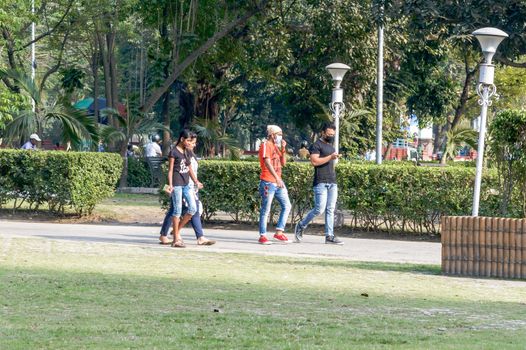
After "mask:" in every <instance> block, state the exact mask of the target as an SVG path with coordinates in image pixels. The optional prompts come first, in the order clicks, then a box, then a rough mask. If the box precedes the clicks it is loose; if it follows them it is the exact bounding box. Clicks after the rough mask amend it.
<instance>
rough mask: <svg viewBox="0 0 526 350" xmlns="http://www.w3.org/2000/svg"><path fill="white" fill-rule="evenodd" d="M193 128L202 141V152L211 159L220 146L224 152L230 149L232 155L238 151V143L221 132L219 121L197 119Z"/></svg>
mask: <svg viewBox="0 0 526 350" xmlns="http://www.w3.org/2000/svg"><path fill="white" fill-rule="evenodd" d="M193 127H194V129H195V130H196V132H197V135H198V136H199V138H200V139H201V140H203V147H204V152H205V154H207V155H208V156H209V157H213V156H214V155H215V153H216V149H217V148H218V147H219V146H221V145H222V146H223V147H224V148H223V149H224V150H226V149H230V150H231V151H233V152H234V153H236V152H238V151H239V144H238V142H237V141H236V140H234V139H233V138H232V137H230V136H229V135H228V134H227V133H225V132H224V131H223V128H222V127H221V124H220V123H219V121H216V120H212V119H207V118H197V119H195V122H194V125H193Z"/></svg>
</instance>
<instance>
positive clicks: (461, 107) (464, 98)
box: [450, 54, 478, 129]
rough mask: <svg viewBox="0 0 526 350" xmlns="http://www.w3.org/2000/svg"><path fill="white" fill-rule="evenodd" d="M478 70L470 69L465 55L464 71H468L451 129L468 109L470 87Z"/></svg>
mask: <svg viewBox="0 0 526 350" xmlns="http://www.w3.org/2000/svg"><path fill="white" fill-rule="evenodd" d="M477 70H478V69H477V68H476V67H475V69H473V70H470V68H469V61H468V58H467V54H466V55H465V56H464V71H465V73H466V76H465V78H464V86H463V87H462V93H461V94H460V100H459V102H458V105H457V107H456V108H455V116H454V117H453V121H452V122H451V124H450V129H454V128H455V127H456V126H457V125H458V123H460V121H461V120H462V117H463V116H464V112H465V111H466V104H467V102H468V100H469V89H470V87H471V83H472V82H473V79H474V77H475V73H476V72H477Z"/></svg>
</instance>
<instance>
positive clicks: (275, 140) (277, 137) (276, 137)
mask: <svg viewBox="0 0 526 350" xmlns="http://www.w3.org/2000/svg"><path fill="white" fill-rule="evenodd" d="M281 140H283V136H281V135H276V136H275V137H274V143H275V144H276V145H281Z"/></svg>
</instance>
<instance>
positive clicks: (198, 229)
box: [161, 197, 204, 238]
mask: <svg viewBox="0 0 526 350" xmlns="http://www.w3.org/2000/svg"><path fill="white" fill-rule="evenodd" d="M195 203H196V207H197V208H199V207H200V204H199V199H198V198H197V197H196V200H195ZM186 209H187V208H184V209H183V212H186ZM171 212H173V204H172V201H170V209H168V211H167V212H166V215H165V217H164V221H163V226H162V227H161V236H168V230H169V229H170V226H171V225H172V214H171ZM190 223H191V224H192V228H193V229H194V233H195V238H199V237H202V236H204V232H203V224H202V223H201V213H200V212H199V210H197V211H196V212H195V214H194V215H193V216H192V220H191V221H190Z"/></svg>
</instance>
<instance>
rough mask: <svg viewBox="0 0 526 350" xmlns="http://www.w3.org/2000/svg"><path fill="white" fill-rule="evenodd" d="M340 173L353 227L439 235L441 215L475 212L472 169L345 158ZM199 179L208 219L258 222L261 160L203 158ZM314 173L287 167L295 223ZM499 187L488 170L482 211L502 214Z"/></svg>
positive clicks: (343, 205) (342, 199)
mask: <svg viewBox="0 0 526 350" xmlns="http://www.w3.org/2000/svg"><path fill="white" fill-rule="evenodd" d="M337 172H338V187H339V191H338V192H339V197H338V208H339V209H343V210H346V216H345V220H346V223H347V224H348V225H350V226H351V227H352V228H359V229H361V230H374V231H377V230H382V231H387V232H390V233H391V232H400V231H403V232H415V233H432V234H436V233H438V232H439V222H440V217H441V216H442V215H470V214H471V208H472V200H473V183H474V178H475V175H474V174H475V169H474V168H469V167H418V166H414V165H410V164H404V163H402V164H396V163H394V162H392V163H387V164H385V165H380V166H378V165H375V164H364V163H358V164H357V163H348V162H341V163H340V164H339V165H338V167H337ZM198 177H199V180H200V181H201V182H203V183H204V185H205V188H204V189H202V190H201V191H200V196H201V199H202V202H203V205H204V210H205V212H204V214H205V218H207V219H209V218H211V217H212V216H213V215H214V214H215V213H216V212H219V211H222V212H226V213H229V214H230V215H231V216H232V218H234V219H235V220H238V221H251V222H257V220H258V216H259V206H260V197H259V194H258V184H259V164H258V163H252V162H231V161H201V162H199V175H198ZM312 177H313V168H312V166H311V165H310V164H309V163H306V162H290V163H288V164H287V165H286V166H285V167H284V169H283V179H284V181H285V183H286V184H287V188H288V191H289V196H290V200H291V202H292V206H293V208H292V215H291V220H292V222H293V223H295V222H297V221H298V220H299V219H300V218H302V217H303V216H304V215H305V214H306V212H307V211H308V210H309V209H310V208H311V207H312V204H313V195H312ZM497 188H498V178H497V173H496V172H495V171H486V172H485V173H484V177H483V182H482V191H481V205H480V215H486V216H492V215H495V214H496V213H497V212H498V210H497V208H498V205H499V199H500V197H499V196H498V195H495V194H493V193H496V192H495V190H494V189H497ZM277 209H279V205H277V204H276V205H274V210H275V212H276V211H277ZM349 215H350V217H349Z"/></svg>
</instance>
